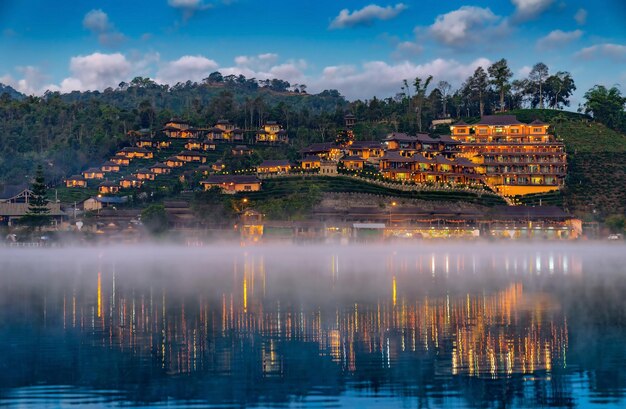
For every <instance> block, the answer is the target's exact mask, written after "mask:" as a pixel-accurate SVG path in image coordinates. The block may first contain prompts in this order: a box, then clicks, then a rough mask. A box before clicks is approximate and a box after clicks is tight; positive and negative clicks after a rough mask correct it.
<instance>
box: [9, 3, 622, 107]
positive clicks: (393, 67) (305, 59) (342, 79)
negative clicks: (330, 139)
mask: <svg viewBox="0 0 626 409" xmlns="http://www.w3.org/2000/svg"><path fill="white" fill-rule="evenodd" d="M625 22H626V2H625V1H623V0H606V1H595V2H589V1H583V0H499V1H481V0H476V1H472V2H461V1H457V0H447V1H442V0H404V1H383V0H373V1H329V0H317V1H302V2H295V1H286V0H276V1H269V0H267V1H258V0H132V1H128V0H126V1H121V0H103V1H98V0H94V1H87V0H76V1H60V2H58V1H49V0H0V36H1V37H2V41H1V42H0V53H1V55H2V56H4V58H2V60H1V62H0V82H2V83H5V84H9V85H12V86H14V87H15V88H17V89H18V90H20V91H22V92H25V93H27V94H42V93H43V92H44V91H45V90H46V89H52V90H60V91H62V92H69V91H72V90H87V89H104V88H106V87H108V86H113V87H115V86H116V85H117V84H118V83H119V82H121V81H128V80H130V79H132V78H133V77H134V76H137V75H141V76H149V77H151V78H153V79H156V80H157V81H158V82H162V83H169V84H175V83H176V82H178V81H186V80H187V79H191V80H194V81H199V80H201V79H202V78H204V77H206V76H207V75H208V74H209V73H210V72H212V71H216V70H219V71H221V72H223V73H225V74H230V73H234V74H239V73H242V74H244V75H246V76H247V77H255V78H257V79H265V78H281V79H286V80H288V81H290V82H292V83H305V84H307V85H308V87H309V91H311V92H319V91H321V90H323V89H327V88H336V89H339V90H340V91H341V92H342V93H343V94H344V95H346V96H347V97H348V98H350V99H354V98H369V97H372V96H374V95H376V96H378V97H388V96H393V95H394V94H395V93H396V92H398V91H399V90H400V84H401V82H402V79H404V78H409V79H410V78H414V77H416V76H425V75H428V74H432V75H433V76H434V77H435V81H439V80H447V81H449V82H451V83H452V84H453V85H454V86H458V85H460V83H461V82H462V81H463V79H465V78H466V77H467V76H468V75H469V74H471V72H473V70H474V69H475V68H476V67H477V66H478V65H483V66H487V65H488V64H489V63H490V62H493V61H495V60H497V59H500V58H503V57H504V58H506V59H507V60H508V61H509V63H510V66H511V67H512V69H513V71H514V72H515V74H516V77H523V76H525V75H526V74H527V72H528V71H529V69H530V67H531V66H532V65H533V64H534V63H536V62H539V61H542V62H544V63H546V64H547V65H548V66H549V67H550V70H551V72H556V71H559V70H566V71H570V72H571V73H572V75H573V76H574V79H575V80H576V83H577V85H578V91H577V92H576V95H575V98H574V101H573V102H574V104H577V103H578V102H579V101H580V100H581V99H582V94H583V93H584V92H585V91H586V90H587V89H588V88H590V87H591V86H593V85H594V84H596V83H601V84H604V85H614V84H625V86H626V24H625ZM624 91H625V92H626V90H624ZM573 108H575V106H574V107H573Z"/></svg>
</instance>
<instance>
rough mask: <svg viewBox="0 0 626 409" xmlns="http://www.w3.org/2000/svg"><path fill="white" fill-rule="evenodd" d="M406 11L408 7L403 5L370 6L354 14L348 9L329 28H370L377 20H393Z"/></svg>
mask: <svg viewBox="0 0 626 409" xmlns="http://www.w3.org/2000/svg"><path fill="white" fill-rule="evenodd" d="M406 9H407V6H406V5H405V4H403V3H398V4H396V5H395V6H387V7H381V6H379V5H377V4H370V5H369V6H365V7H363V8H362V9H360V10H354V11H353V12H350V10H348V9H343V10H341V11H340V12H339V15H338V16H337V17H335V18H334V19H333V21H332V22H331V23H330V26H329V28H330V29H341V28H349V27H356V26H369V25H372V24H374V21H376V20H391V19H392V18H395V17H397V16H398V15H399V14H400V13H402V12H403V11H404V10H406Z"/></svg>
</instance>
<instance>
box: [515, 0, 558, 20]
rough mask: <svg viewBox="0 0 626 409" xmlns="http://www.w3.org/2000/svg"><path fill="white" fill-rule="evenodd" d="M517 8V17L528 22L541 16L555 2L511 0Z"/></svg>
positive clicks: (548, 0) (549, 0)
mask: <svg viewBox="0 0 626 409" xmlns="http://www.w3.org/2000/svg"><path fill="white" fill-rule="evenodd" d="M511 3H513V5H514V6H515V9H516V10H515V16H516V17H517V18H518V19H522V20H526V19H531V18H535V17H537V16H539V15H540V14H541V13H543V12H544V11H546V10H547V9H548V7H550V6H551V5H552V3H554V0H511Z"/></svg>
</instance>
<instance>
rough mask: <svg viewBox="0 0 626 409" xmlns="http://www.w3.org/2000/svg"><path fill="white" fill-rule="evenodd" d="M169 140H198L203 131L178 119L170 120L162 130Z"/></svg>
mask: <svg viewBox="0 0 626 409" xmlns="http://www.w3.org/2000/svg"><path fill="white" fill-rule="evenodd" d="M161 132H163V133H164V134H165V135H166V136H167V137H168V138H179V139H180V138H182V139H187V138H197V137H198V136H199V135H200V133H201V130H200V129H195V128H192V127H191V125H189V122H187V121H183V120H181V119H178V118H173V119H170V120H169V121H168V122H167V123H166V124H165V126H164V127H163V128H162V129H161Z"/></svg>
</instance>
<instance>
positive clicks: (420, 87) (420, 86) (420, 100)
mask: <svg viewBox="0 0 626 409" xmlns="http://www.w3.org/2000/svg"><path fill="white" fill-rule="evenodd" d="M432 80H433V76H432V75H429V76H428V77H427V78H426V79H425V80H422V79H421V78H420V77H416V78H415V81H413V86H414V87H415V102H416V104H415V113H416V116H417V129H418V130H419V131H420V132H422V110H423V108H424V100H425V99H426V90H427V89H428V85H430V82H431V81H432Z"/></svg>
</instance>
